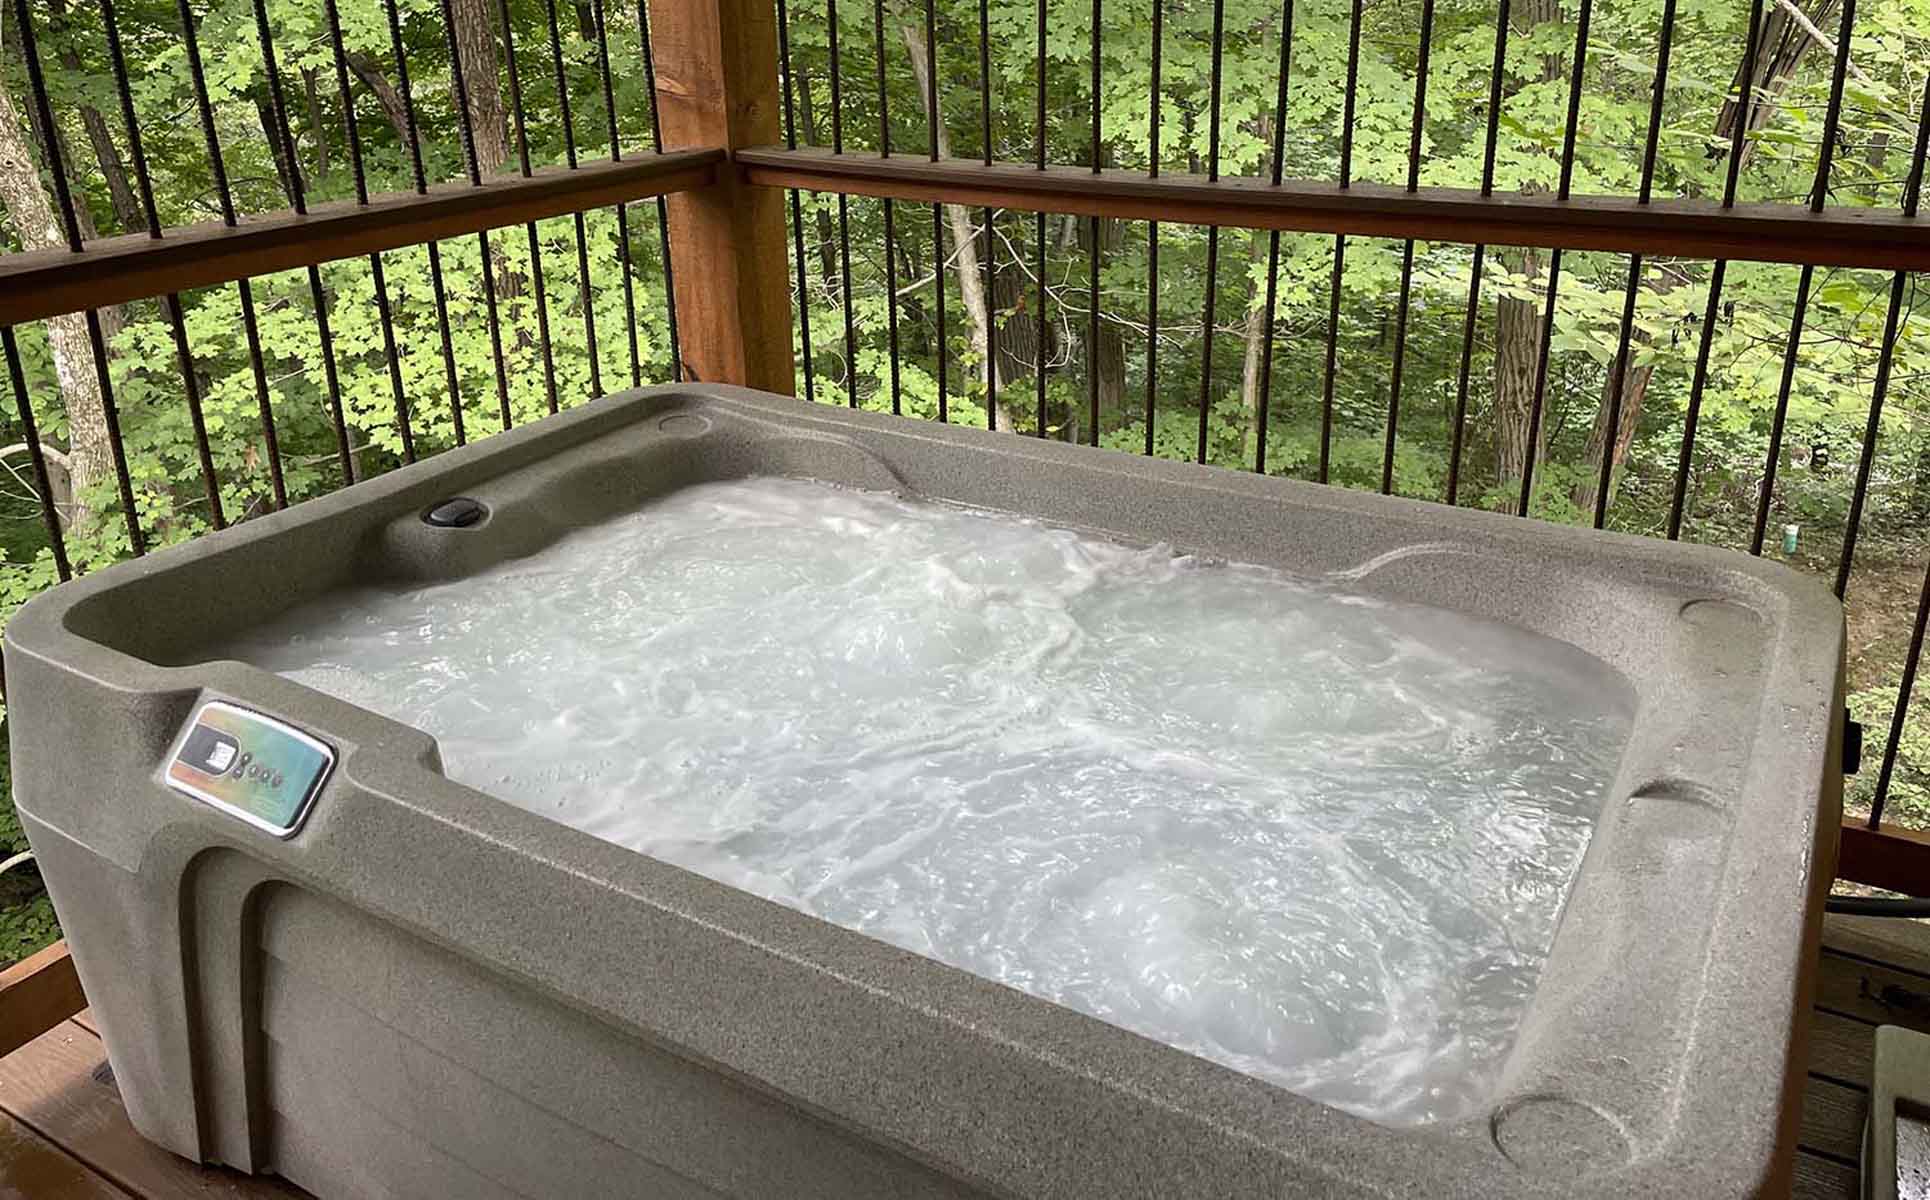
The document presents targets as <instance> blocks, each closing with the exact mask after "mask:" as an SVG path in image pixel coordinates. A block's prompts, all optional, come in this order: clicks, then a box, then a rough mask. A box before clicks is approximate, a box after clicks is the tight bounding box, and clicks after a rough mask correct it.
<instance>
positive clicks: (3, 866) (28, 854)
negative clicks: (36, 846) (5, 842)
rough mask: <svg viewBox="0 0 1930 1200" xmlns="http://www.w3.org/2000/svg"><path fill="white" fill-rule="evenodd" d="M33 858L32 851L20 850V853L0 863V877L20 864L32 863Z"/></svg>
mask: <svg viewBox="0 0 1930 1200" xmlns="http://www.w3.org/2000/svg"><path fill="white" fill-rule="evenodd" d="M33 857H34V852H33V851H31V850H22V851H21V852H20V853H18V854H16V855H14V856H13V857H12V858H9V859H7V860H6V861H5V862H0V875H5V874H6V873H7V872H8V871H11V870H13V869H14V868H15V867H17V866H19V865H20V864H21V863H25V862H32V861H33Z"/></svg>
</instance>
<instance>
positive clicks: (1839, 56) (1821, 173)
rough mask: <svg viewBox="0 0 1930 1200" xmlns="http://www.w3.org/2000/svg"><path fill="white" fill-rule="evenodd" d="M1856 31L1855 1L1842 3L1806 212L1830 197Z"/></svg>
mask: <svg viewBox="0 0 1930 1200" xmlns="http://www.w3.org/2000/svg"><path fill="white" fill-rule="evenodd" d="M1855 28H1856V0H1843V22H1842V25H1841V27H1840V28H1838V29H1837V31H1836V63H1835V65H1834V67H1833V68H1832V69H1831V71H1830V80H1829V108H1828V109H1827V110H1825V111H1824V113H1823V145H1822V148H1821V149H1819V150H1818V151H1817V153H1816V184H1815V186H1814V187H1813V188H1812V189H1811V190H1810V196H1809V211H1811V212H1822V211H1823V202H1824V198H1825V197H1826V196H1827V195H1828V194H1829V174H1830V165H1831V162H1832V160H1833V157H1834V155H1835V153H1836V131H1837V127H1838V125H1839V124H1840V123H1841V121H1842V119H1843V77H1844V75H1846V74H1847V73H1848V71H1849V65H1850V34H1851V33H1853V32H1854V31H1855Z"/></svg>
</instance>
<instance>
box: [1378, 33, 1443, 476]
mask: <svg viewBox="0 0 1930 1200" xmlns="http://www.w3.org/2000/svg"><path fill="white" fill-rule="evenodd" d="M1433 39H1434V0H1425V2H1424V3H1423V4H1422V5H1421V46H1420V55H1419V58H1418V59H1417V61H1416V66H1415V72H1414V120H1413V124H1412V125H1411V126H1410V127H1409V129H1408V135H1407V191H1408V194H1409V195H1412V194H1414V193H1415V192H1417V191H1419V190H1420V187H1421V131H1422V126H1423V124H1424V122H1425V121H1426V119H1427V60H1428V50H1429V48H1430V44H1431V43H1432V41H1433ZM1413 296H1414V239H1413V238H1408V239H1406V241H1405V242H1404V243H1403V244H1402V246H1401V298H1400V303H1399V306H1398V309H1397V314H1396V316H1395V318H1394V369H1393V371H1392V372H1391V373H1390V375H1389V377H1388V383H1387V444H1386V448H1385V450H1384V451H1383V452H1382V455H1381V467H1380V490H1381V495H1383V496H1388V495H1392V494H1393V492H1394V444H1395V439H1396V436H1397V434H1398V431H1399V427H1400V419H1401V383H1402V379H1403V376H1404V375H1405V370H1406V366H1407V319H1408V315H1409V313H1410V312H1411V311H1412V301H1413Z"/></svg>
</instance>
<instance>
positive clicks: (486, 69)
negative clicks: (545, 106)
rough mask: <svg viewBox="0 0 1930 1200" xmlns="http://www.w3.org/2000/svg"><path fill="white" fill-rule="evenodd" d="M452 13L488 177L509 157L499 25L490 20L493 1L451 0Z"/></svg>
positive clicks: (478, 149) (478, 155) (478, 150)
mask: <svg viewBox="0 0 1930 1200" xmlns="http://www.w3.org/2000/svg"><path fill="white" fill-rule="evenodd" d="M449 12H450V15H451V16H452V17H453V18H454V21H455V26H456V52H457V53H458V55H460V57H461V60H462V82H463V86H464V87H465V88H466V89H468V92H469V123H470V125H471V126H473V127H474V128H475V131H476V165H477V166H478V167H479V168H480V169H481V170H482V173H483V177H484V178H488V177H489V176H491V175H494V174H495V173H496V172H497V171H499V170H501V169H502V166H503V163H504V162H506V161H507V160H508V158H509V140H508V136H507V134H506V132H505V130H504V124H503V121H504V113H503V90H502V78H501V72H500V70H499V65H498V61H497V57H496V28H495V26H494V25H493V24H492V23H491V22H490V15H489V14H490V4H489V0H450V5H449Z"/></svg>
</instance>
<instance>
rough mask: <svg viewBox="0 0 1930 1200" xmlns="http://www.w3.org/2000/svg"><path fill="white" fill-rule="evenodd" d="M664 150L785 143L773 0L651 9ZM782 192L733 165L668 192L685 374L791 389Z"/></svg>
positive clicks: (718, 0)
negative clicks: (694, 185) (706, 182)
mask: <svg viewBox="0 0 1930 1200" xmlns="http://www.w3.org/2000/svg"><path fill="white" fill-rule="evenodd" d="M650 7H651V27H650V32H651V41H652V43H653V47H652V48H653V49H654V50H655V52H656V64H657V104H658V111H659V113H660V114H661V118H662V122H663V138H664V149H666V150H676V149H685V148H690V147H704V146H716V147H722V148H724V149H726V150H733V149H737V148H740V147H746V146H768V145H770V144H772V143H774V142H776V141H777V140H778V91H777V88H778V82H777V80H778V76H777V18H776V13H775V9H774V8H773V6H772V5H771V3H770V0H656V3H654V4H652V5H651V6H650ZM783 196H784V194H783V192H781V191H780V190H778V189H776V188H768V187H753V186H751V185H749V184H747V183H745V182H743V179H742V175H741V173H740V172H739V171H738V170H737V169H736V168H734V167H731V166H726V167H725V168H724V169H722V170H720V171H719V172H718V180H717V182H716V183H715V184H713V185H712V186H710V187H707V188H701V189H698V190H694V191H687V192H680V193H678V194H676V195H673V196H671V197H670V199H669V205H670V259H671V266H672V269H673V271H674V273H675V275H676V294H677V324H678V333H679V337H680V341H681V342H682V345H681V347H680V353H681V354H682V356H683V364H684V373H685V375H686V377H694V378H696V379H700V380H702V381H704V382H706V383H736V384H742V385H744V386H746V387H754V388H762V389H763V390H765V391H770V392H781V393H784V394H786V395H789V394H791V393H792V391H793V390H794V384H793V379H794V378H795V376H794V370H793V362H794V360H793V357H792V351H791V277H790V264H789V260H788V256H787V251H786V241H785V230H784V199H783Z"/></svg>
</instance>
